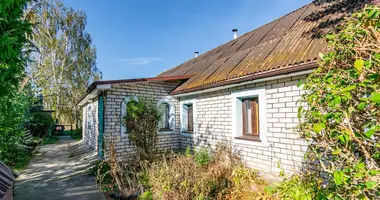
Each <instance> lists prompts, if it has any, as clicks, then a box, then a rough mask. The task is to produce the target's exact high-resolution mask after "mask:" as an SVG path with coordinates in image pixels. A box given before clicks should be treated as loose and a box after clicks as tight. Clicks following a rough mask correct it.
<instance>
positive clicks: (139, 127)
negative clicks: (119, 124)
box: [123, 98, 161, 160]
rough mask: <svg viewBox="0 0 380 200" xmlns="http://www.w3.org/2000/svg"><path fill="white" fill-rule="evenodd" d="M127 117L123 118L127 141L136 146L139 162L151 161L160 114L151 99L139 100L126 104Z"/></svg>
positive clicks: (154, 150) (154, 151)
mask: <svg viewBox="0 0 380 200" xmlns="http://www.w3.org/2000/svg"><path fill="white" fill-rule="evenodd" d="M126 109H127V112H126V113H127V115H126V116H123V119H124V124H125V125H126V127H128V132H129V135H128V137H129V140H130V141H131V142H132V143H133V144H135V145H136V148H137V153H138V157H139V159H140V160H146V159H152V156H154V155H155V153H156V144H157V129H158V128H157V126H158V122H159V120H160V117H161V115H160V112H159V110H158V109H157V108H156V104H155V102H154V101H153V100H151V99H146V98H139V99H138V100H131V101H129V102H128V104H127V108H126Z"/></svg>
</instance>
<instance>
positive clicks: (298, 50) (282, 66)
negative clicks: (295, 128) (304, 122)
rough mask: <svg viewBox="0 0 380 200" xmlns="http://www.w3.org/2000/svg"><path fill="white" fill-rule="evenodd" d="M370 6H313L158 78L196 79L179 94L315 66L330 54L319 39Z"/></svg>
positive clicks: (327, 0)
mask: <svg viewBox="0 0 380 200" xmlns="http://www.w3.org/2000/svg"><path fill="white" fill-rule="evenodd" d="M366 2H367V1H365V0H357V1H351V2H350V3H347V2H346V1H344V0H337V1H331V0H317V1H314V2H312V3H310V4H308V5H305V6H303V7H302V8H299V9H298V10H296V11H293V12H291V13H289V14H287V15H285V16H283V17H281V18H279V19H276V20H274V21H273V22H270V23H268V24H265V25H264V26H261V27H259V28H257V29H255V30H253V31H251V32H248V33H246V34H244V35H242V36H240V37H239V38H237V39H235V40H231V41H229V42H227V43H226V44H223V45H221V46H218V47H216V48H215V49H212V50H210V51H208V52H206V53H204V54H202V55H200V56H198V57H197V58H194V59H191V60H189V61H187V62H185V63H183V64H181V65H179V66H177V67H175V68H172V69H170V70H168V71H166V72H163V73H162V74H160V75H159V77H160V76H183V75H194V76H193V77H192V78H190V79H189V80H187V81H186V82H185V83H184V84H182V85H181V86H179V87H178V88H177V89H175V90H174V91H173V94H176V93H183V92H187V91H190V90H191V91H195V90H197V89H202V88H205V87H212V86H213V85H215V84H216V83H218V85H221V84H229V82H230V81H231V80H234V82H236V79H239V78H243V77H246V76H251V75H254V74H264V73H265V72H271V73H272V72H273V70H286V69H288V68H290V67H294V66H299V65H303V64H307V63H314V62H315V61H316V60H317V59H318V53H319V52H322V53H323V52H325V51H326V50H327V45H326V43H325V39H324V38H322V37H320V35H323V34H324V33H326V32H327V31H330V30H331V29H332V27H334V26H336V25H337V24H336V23H339V22H340V21H341V19H342V18H343V17H344V16H346V15H348V14H350V13H351V12H353V11H355V10H357V9H359V8H360V7H362V6H363V3H366ZM352 4H355V5H354V6H353V5H352ZM334 23H335V24H334ZM309 66H311V65H309ZM301 68H302V67H299V69H301ZM302 69H303V68H302ZM224 82H225V83H224Z"/></svg>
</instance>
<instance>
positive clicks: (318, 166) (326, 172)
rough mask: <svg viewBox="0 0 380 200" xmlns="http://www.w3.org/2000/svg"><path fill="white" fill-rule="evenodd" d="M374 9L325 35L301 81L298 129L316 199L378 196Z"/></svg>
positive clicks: (378, 63)
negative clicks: (323, 48)
mask: <svg viewBox="0 0 380 200" xmlns="http://www.w3.org/2000/svg"><path fill="white" fill-rule="evenodd" d="M379 14H380V13H379V7H378V6H369V7H366V8H365V9H364V10H363V11H362V12H359V13H356V14H354V15H352V16H351V17H350V18H348V19H347V21H346V22H345V24H344V25H343V27H341V28H340V30H339V31H337V32H336V33H335V34H329V35H327V36H326V38H327V41H328V46H329V49H330V52H329V53H328V54H326V55H321V58H322V61H321V62H320V63H319V68H318V69H317V70H315V72H314V73H313V74H311V75H310V76H309V78H308V79H307V81H306V83H305V85H304V89H305V90H306V94H304V95H303V97H302V102H303V103H304V104H306V105H307V106H306V107H303V108H302V107H301V108H300V109H299V117H300V118H301V120H302V121H303V123H301V125H300V131H301V134H302V136H303V138H305V139H306V140H308V141H310V143H311V145H310V146H309V151H308V153H307V160H308V162H309V163H310V167H309V168H308V170H310V171H309V173H310V175H309V177H311V178H310V179H309V182H315V183H317V184H311V183H307V184H308V185H312V186H313V187H314V188H315V189H317V191H318V195H320V196H318V198H326V199H377V198H379V196H380V193H379V191H380V168H379V165H380V84H379V83H380V20H379V18H380V17H379ZM305 177H306V176H305ZM304 184H305V183H304Z"/></svg>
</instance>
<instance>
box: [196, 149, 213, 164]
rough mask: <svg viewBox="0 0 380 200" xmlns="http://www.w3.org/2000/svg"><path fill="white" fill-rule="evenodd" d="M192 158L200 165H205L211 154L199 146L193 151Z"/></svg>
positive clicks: (209, 160) (210, 158) (208, 161)
mask: <svg viewBox="0 0 380 200" xmlns="http://www.w3.org/2000/svg"><path fill="white" fill-rule="evenodd" d="M194 160H195V162H196V163H198V164H200V165H207V164H208V163H210V162H211V160H212V155H211V154H210V152H209V151H208V150H207V149H205V148H200V149H198V150H195V151H194Z"/></svg>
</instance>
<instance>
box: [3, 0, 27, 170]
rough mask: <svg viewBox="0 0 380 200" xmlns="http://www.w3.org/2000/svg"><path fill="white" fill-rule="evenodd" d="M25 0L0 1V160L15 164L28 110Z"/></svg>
mask: <svg viewBox="0 0 380 200" xmlns="http://www.w3.org/2000/svg"><path fill="white" fill-rule="evenodd" d="M28 2H29V1H28V0H3V1H0V160H2V161H4V162H6V163H7V164H15V163H17V162H18V161H19V160H20V159H22V158H23V155H25V154H26V151H25V149H24V148H23V145H22V144H21V137H22V134H23V132H22V130H23V129H22V125H23V124H24V122H25V119H26V118H25V113H26V110H27V108H28V106H29V104H28V102H29V101H28V98H27V96H26V95H25V92H24V91H23V86H24V85H25V83H26V82H27V81H22V80H23V79H24V78H25V66H26V64H27V61H28V59H27V57H28V54H29V49H30V48H29V47H30V45H29V44H30V43H29V42H28V39H27V36H28V34H30V33H31V28H32V27H31V24H30V23H29V22H28V21H27V20H25V18H24V10H25V8H26V6H27V3H28Z"/></svg>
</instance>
